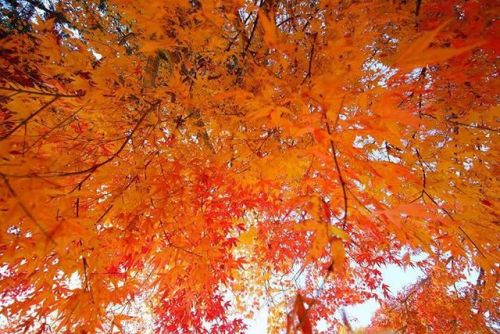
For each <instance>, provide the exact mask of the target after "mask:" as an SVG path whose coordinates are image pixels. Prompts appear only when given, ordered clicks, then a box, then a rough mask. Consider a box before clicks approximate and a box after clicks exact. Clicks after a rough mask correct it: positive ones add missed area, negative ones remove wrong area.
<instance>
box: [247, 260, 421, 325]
mask: <svg viewBox="0 0 500 334" xmlns="http://www.w3.org/2000/svg"><path fill="white" fill-rule="evenodd" d="M381 272H382V277H383V279H384V283H385V284H387V285H388V286H389V288H390V291H391V293H392V295H396V294H397V293H399V292H400V291H402V290H403V288H404V287H405V286H407V285H411V284H414V283H416V282H417V281H418V280H419V279H420V278H422V277H423V273H422V271H421V270H419V269H413V268H408V269H407V270H404V269H402V268H400V267H398V266H396V265H388V266H385V267H384V268H382V270H381ZM378 308H379V304H378V302H377V301H375V300H374V299H369V300H367V301H366V302H364V303H362V304H358V305H355V306H348V307H346V308H345V312H346V314H347V316H348V318H349V321H350V323H351V324H352V325H353V327H356V328H361V327H366V326H367V325H369V324H370V320H371V318H372V316H373V315H374V314H375V312H376V311H377V309H378ZM268 313H269V312H268V309H267V307H266V306H263V307H262V308H261V309H260V310H259V312H257V313H256V315H255V317H254V318H253V319H252V320H251V321H249V322H247V325H248V329H247V333H248V334H265V333H267V315H268Z"/></svg>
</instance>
